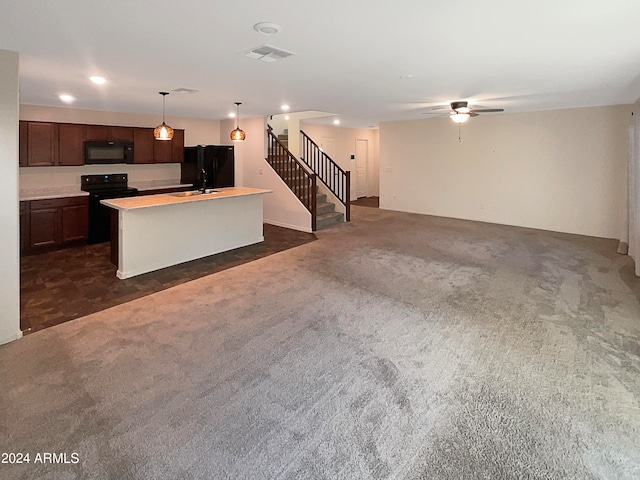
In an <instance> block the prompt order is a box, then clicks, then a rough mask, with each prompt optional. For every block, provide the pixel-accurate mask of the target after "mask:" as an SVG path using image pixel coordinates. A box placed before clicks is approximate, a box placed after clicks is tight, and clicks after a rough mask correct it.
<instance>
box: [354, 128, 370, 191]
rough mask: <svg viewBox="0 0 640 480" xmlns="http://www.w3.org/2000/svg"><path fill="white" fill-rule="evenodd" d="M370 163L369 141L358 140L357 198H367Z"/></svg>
mask: <svg viewBox="0 0 640 480" xmlns="http://www.w3.org/2000/svg"><path fill="white" fill-rule="evenodd" d="M368 163H369V141H368V140H365V139H361V138H358V139H356V198H362V197H366V196H367V164H368Z"/></svg>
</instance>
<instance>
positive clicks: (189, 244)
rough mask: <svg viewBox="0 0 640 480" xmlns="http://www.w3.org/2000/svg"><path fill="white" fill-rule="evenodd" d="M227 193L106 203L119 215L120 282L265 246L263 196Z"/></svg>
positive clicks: (228, 190) (249, 192)
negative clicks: (212, 256) (263, 244)
mask: <svg viewBox="0 0 640 480" xmlns="http://www.w3.org/2000/svg"><path fill="white" fill-rule="evenodd" d="M265 193H270V191H269V190H261V189H255V188H223V189H220V190H219V191H218V192H216V193H212V194H204V195H197V196H193V197H177V196H175V195H172V194H160V195H149V196H139V197H128V198H118V199H113V200H103V201H102V203H103V204H104V205H107V206H108V207H111V208H114V209H116V210H117V211H118V222H117V223H118V226H117V232H113V233H114V234H117V248H118V254H117V257H118V260H117V266H118V270H117V273H116V275H117V277H118V278H121V279H125V278H130V277H134V276H136V275H140V274H143V273H147V272H151V271H154V270H159V269H161V268H165V267H169V266H171V265H177V264H179V263H183V262H188V261H190V260H195V259H198V258H202V257H206V256H209V255H214V254H216V253H221V252H226V251H228V250H233V249H234V248H239V247H244V246H246V245H252V244H254V243H259V242H262V241H264V234H263V207H262V195H263V194H265Z"/></svg>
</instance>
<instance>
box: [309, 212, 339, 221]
mask: <svg viewBox="0 0 640 480" xmlns="http://www.w3.org/2000/svg"><path fill="white" fill-rule="evenodd" d="M342 216H344V213H342V212H329V213H323V214H321V215H318V216H317V217H316V219H317V220H326V219H327V218H337V217H342Z"/></svg>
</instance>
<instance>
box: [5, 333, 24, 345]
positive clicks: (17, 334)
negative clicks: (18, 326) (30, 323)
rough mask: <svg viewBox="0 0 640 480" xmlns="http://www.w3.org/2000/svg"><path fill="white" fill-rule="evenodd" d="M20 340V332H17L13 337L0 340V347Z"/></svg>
mask: <svg viewBox="0 0 640 480" xmlns="http://www.w3.org/2000/svg"><path fill="white" fill-rule="evenodd" d="M21 338H22V332H21V331H18V333H16V334H15V335H11V336H9V337H3V338H0V345H3V344H5V343H9V342H14V341H16V340H20V339H21Z"/></svg>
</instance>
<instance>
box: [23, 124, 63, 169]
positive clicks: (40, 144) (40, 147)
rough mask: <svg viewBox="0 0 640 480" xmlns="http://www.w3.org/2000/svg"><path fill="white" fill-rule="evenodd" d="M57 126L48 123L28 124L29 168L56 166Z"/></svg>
mask: <svg viewBox="0 0 640 480" xmlns="http://www.w3.org/2000/svg"><path fill="white" fill-rule="evenodd" d="M57 127H58V125H57V124H55V123H49V122H28V124H27V164H28V165H29V166H30V167H40V166H50V165H56V164H57V160H58V159H57V153H58V149H57V143H58V141H57V140H58V135H57V130H58V128H57Z"/></svg>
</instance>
